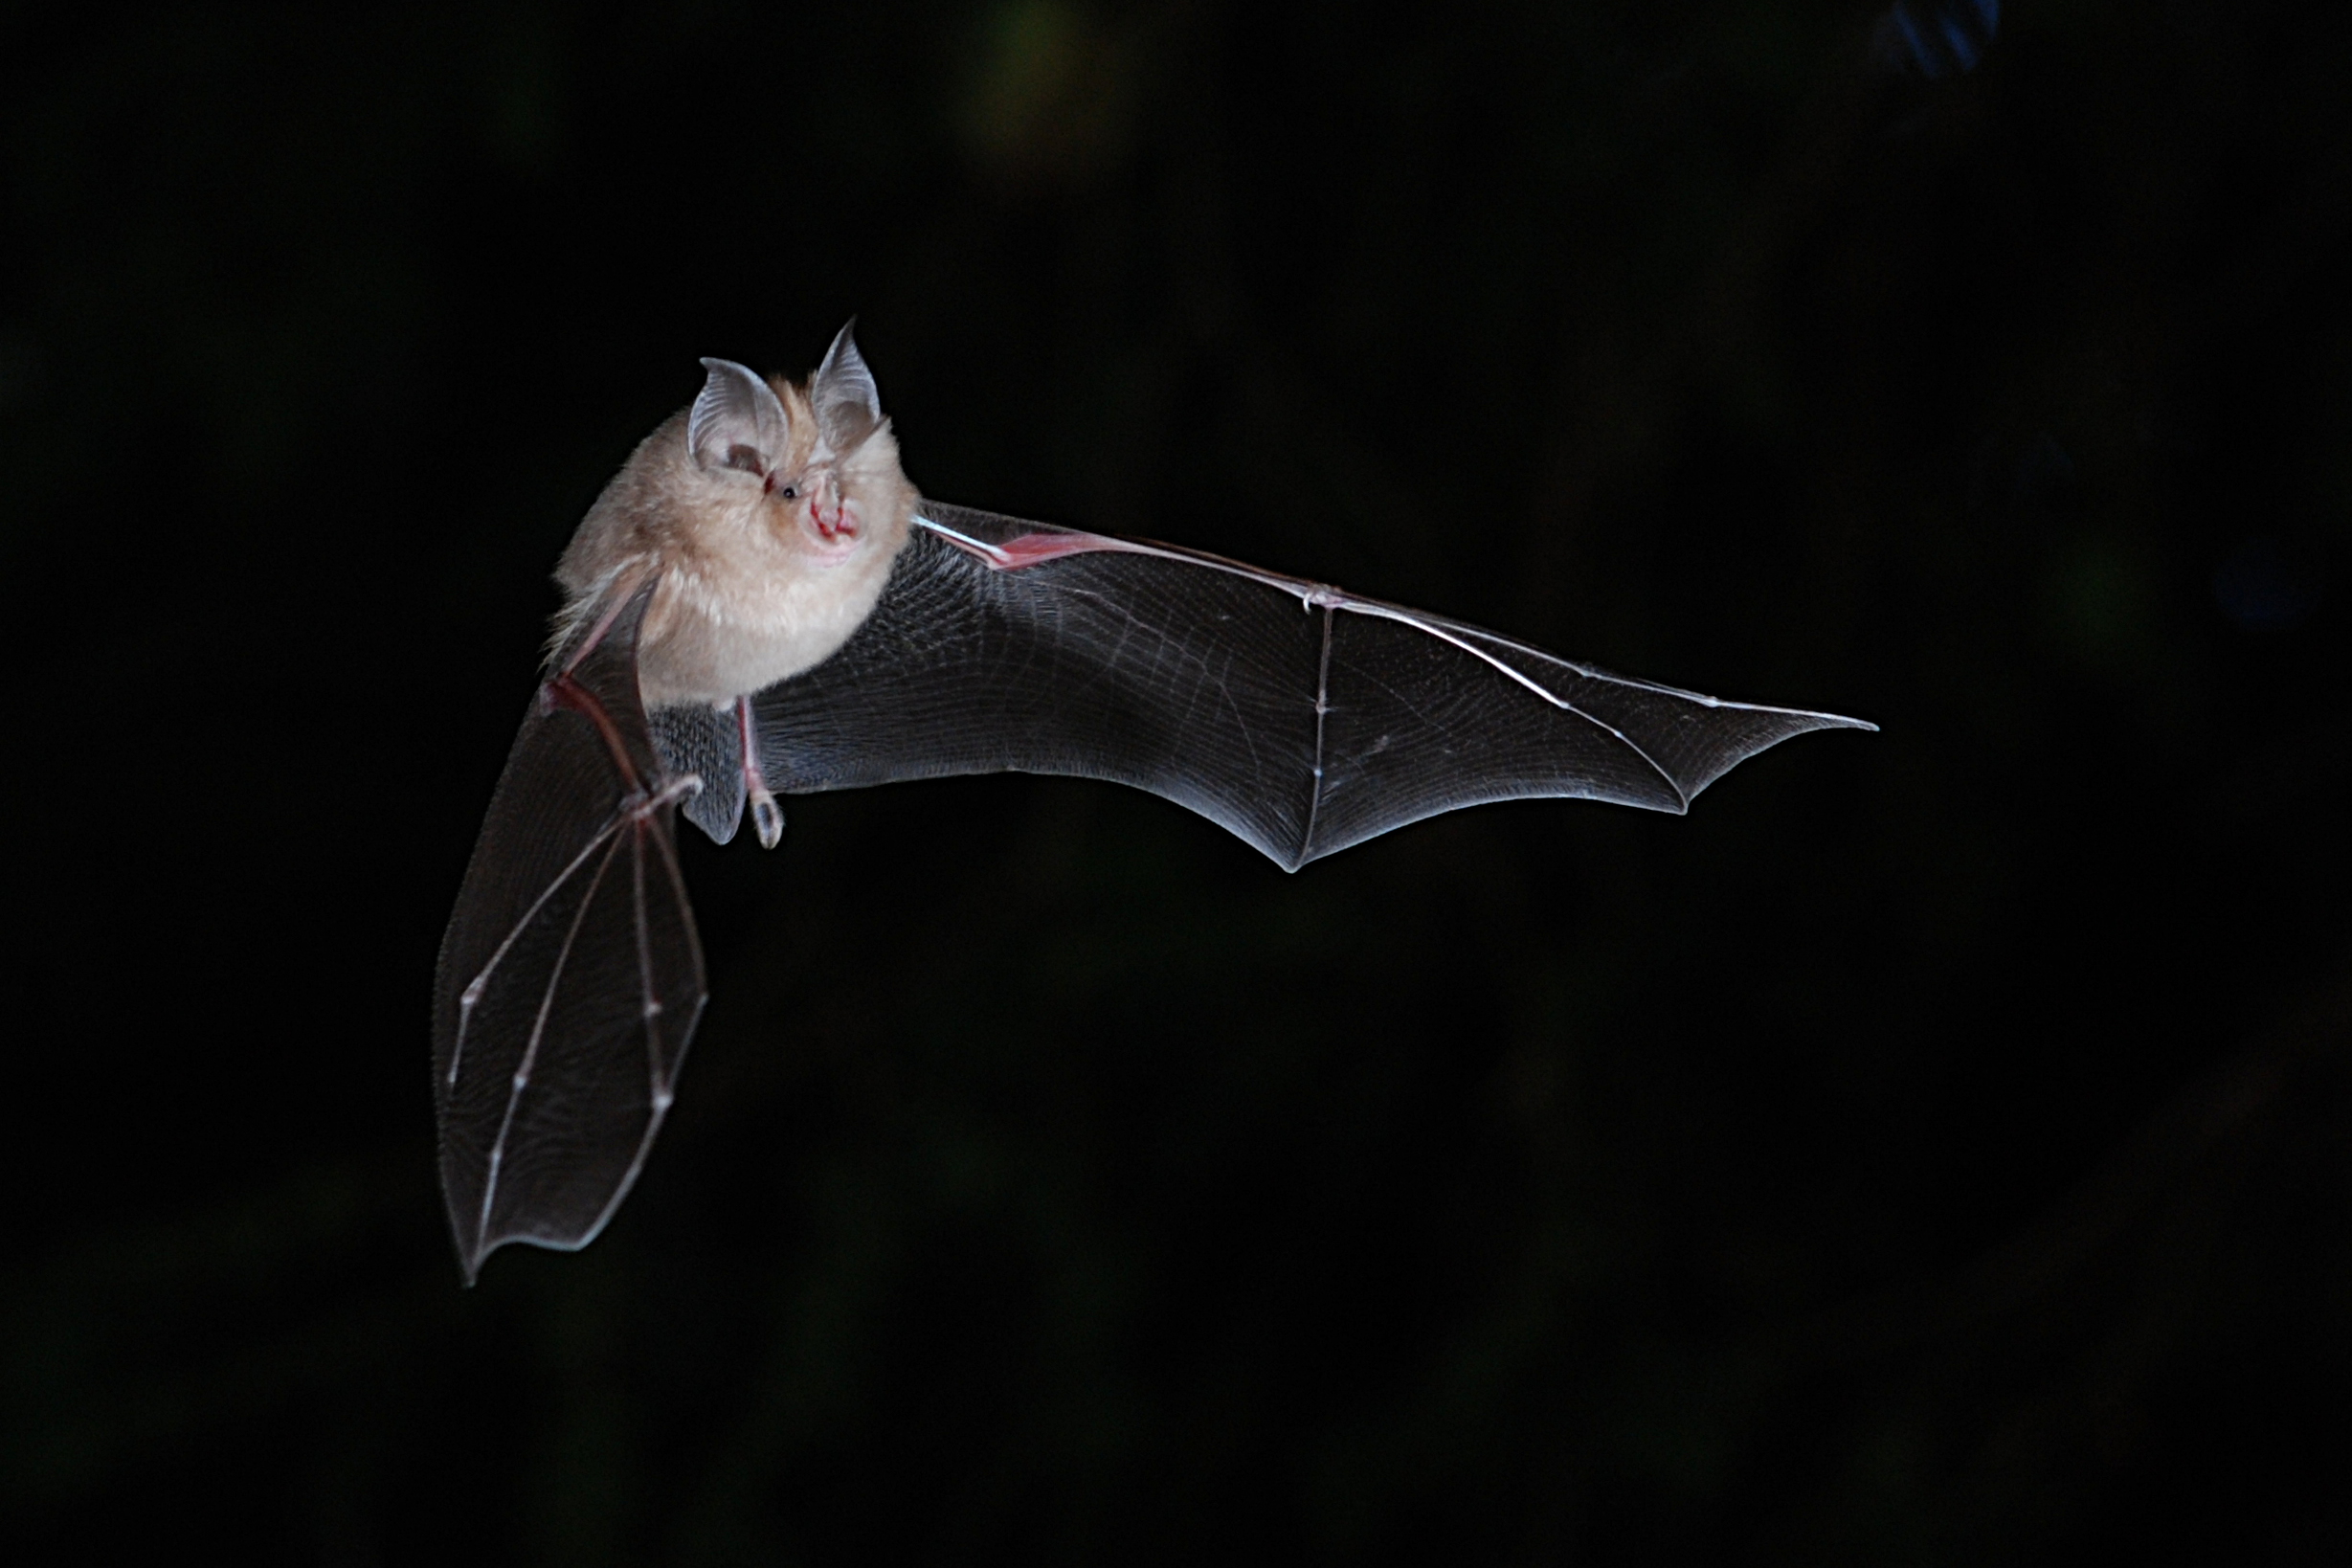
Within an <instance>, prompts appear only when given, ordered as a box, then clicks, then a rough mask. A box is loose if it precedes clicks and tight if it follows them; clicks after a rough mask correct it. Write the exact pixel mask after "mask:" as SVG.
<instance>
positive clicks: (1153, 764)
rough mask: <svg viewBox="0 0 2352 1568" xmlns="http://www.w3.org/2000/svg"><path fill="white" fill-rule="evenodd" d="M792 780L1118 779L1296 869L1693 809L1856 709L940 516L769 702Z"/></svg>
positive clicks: (762, 727)
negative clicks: (1569, 810) (1384, 846)
mask: <svg viewBox="0 0 2352 1568" xmlns="http://www.w3.org/2000/svg"><path fill="white" fill-rule="evenodd" d="M754 706H755V710H756V714H757V718H758V726H759V749H760V760H761V764H762V767H763V769H764V770H765V772H766V774H767V779H768V783H769V785H770V787H772V788H773V789H776V790H779V791H788V792H789V791H814V790H840V789H851V788H855V787H858V786H860V785H867V784H881V783H886V782H889V781H892V780H896V779H907V778H925V777H934V776H938V775H941V774H948V773H993V772H999V771H1016V772H1021V773H1070V774H1076V775H1078V776H1080V777H1085V778H1105V779H1112V780H1115V781H1117V782H1119V783H1122V784H1132V785H1135V786H1137V787H1138V788H1141V789H1146V790H1150V791H1152V792H1153V793H1154V794H1155V795H1165V796H1166V797H1167V798H1169V799H1171V800H1174V801H1176V803H1177V804H1179V805H1182V806H1188V807H1190V808H1191V809H1192V810H1194V811H1197V812H1198V813H1200V814H1201V815H1202V816H1203V817H1206V818H1209V819H1210V820H1212V821H1215V822H1218V823H1221V824H1222V825H1223V826H1225V827H1227V828H1229V829H1231V830H1232V831H1233V832H1235V833H1236V834H1239V835H1240V836H1241V837H1242V838H1243V839H1245V840H1248V841H1249V842H1250V843H1252V844H1255V845H1256V846H1257V847H1258V848H1259V849H1261V850H1263V851H1265V852H1266V855H1268V856H1269V857H1271V858H1272V859H1273V860H1274V861H1275V862H1276V863H1278V864H1280V865H1282V866H1284V867H1286V868H1290V869H1295V868H1297V867H1298V866H1301V865H1304V864H1306V863H1307V862H1309V861H1311V860H1314V859H1316V858H1318V857H1320V856H1324V855H1328V854H1331V853H1332V852H1333V851H1334V850H1338V849H1344V848H1346V847H1347V846H1348V845H1350V844H1354V843H1359V842H1361V841H1362V840H1366V839H1369V838H1372V837H1374V836H1375V835H1377V834H1381V833H1386V832H1387V831H1388V830H1389V829H1391V828H1396V827H1401V826H1403V825H1404V824H1405V823H1407V822H1413V821H1418V820H1420V819H1421V818H1424V817H1432V816H1435V815H1436V814H1438V813H1439V812H1444V811H1451V810H1453V809H1455V808H1456V807H1459V806H1470V805H1477V804H1479V803H1481V802H1484V801H1489V800H1506V799H1513V798H1518V797H1523V796H1529V795H1574V796H1582V797H1585V798H1589V799H1596V800H1613V801H1617V802H1619V803H1621V804H1624V805H1629V806H1645V807H1648V808H1650V809H1652V810H1656V811H1670V812H1680V811H1683V810H1685V809H1686V808H1687V807H1688V806H1689V805H1690V803H1691V799H1692V798H1693V797H1694V796H1696V795H1697V794H1698V793H1699V792H1700V791H1701V790H1703V789H1705V788H1706V787H1707V786H1708V785H1709V784H1711V783H1713V782H1714V780H1715V779H1717V778H1719V777H1721V776H1722V775H1723V774H1724V773H1726V772H1728V771H1730V770H1731V769H1732V768H1733V767H1735V766H1736V765H1737V764H1738V763H1740V762H1742V761H1744V760H1746V759H1747V758H1749V757H1752V756H1754V755H1755V754H1756V753H1757V752H1758V751H1761V750H1764V749H1765V748H1767V747H1769V746H1773V745H1775V744H1777V743H1779V742H1781V741H1783V740H1786V739H1788V738H1789V737H1790V736H1791V735H1801V734H1803V733H1804V732H1805V731H1806V730H1809V729H1835V728H1850V729H1869V728H1873V727H1872V726H1870V725H1868V724H1864V723H1862V722H1861V721H1860V720H1857V719H1846V718H1840V717H1838V716H1837V715H1835V714H1830V713H1809V712H1804V711H1802V710H1798V709H1793V708H1781V707H1760V706H1753V705H1750V704H1745V703H1727V702H1719V701H1717V700H1716V699H1714V698H1713V697H1701V696H1698V695H1696V694H1694V693H1692V692H1688V691H1677V690H1675V689H1673V688H1672V687H1670V686H1661V685H1655V684H1652V683H1648V682H1646V681H1631V680H1626V679H1624V678H1623V677H1620V676H1614V675H1609V674H1605V673H1603V672H1602V671H1600V670H1596V669H1593V668H1591V667H1589V666H1587V665H1583V664H1576V663H1571V662H1570V661H1566V660H1563V659H1559V658H1556V657H1555V656H1553V655H1551V654H1548V653H1545V652H1543V651H1542V650H1541V649H1539V648H1531V647H1529V646H1528V645H1527V644H1525V643H1522V642H1514V641H1512V639H1511V638H1504V637H1498V636H1496V635H1495V634H1494V633H1492V632H1487V631H1481V630H1479V629H1478V628H1477V627H1474V626H1466V625H1464V624H1462V623H1461V622H1459V621H1452V620H1446V619H1444V618H1442V617H1440V616H1428V615H1423V614H1422V613H1421V612H1419V611H1414V610H1406V609H1402V608H1400V607H1399V606H1396V605H1392V604H1383V603H1380V602H1378V601H1377V600H1372V599H1363V598H1357V597H1355V595H1353V594H1345V593H1341V592H1340V591H1338V590H1336V589H1333V588H1328V587H1324V586H1321V585H1318V584H1315V583H1310V582H1305V581H1301V580H1298V579H1295V578H1290V577H1284V576H1280V575H1277V574H1275V573H1273V572H1268V571H1259V570H1257V569H1255V568H1253V567H1245V566H1242V565H1240V564H1239V563H1236V562H1232V561H1226V560H1222V559H1220V558H1218V557H1216V556H1210V555H1202V554H1198V553H1196V552H1194V551H1190V550H1183V549H1174V548H1172V547H1168V546H1163V545H1154V544H1148V543H1144V542H1142V541H1137V540H1128V539H1116V538H1111V537H1109V536H1107V535H1102V534H1088V533H1079V532H1076V531H1073V530H1070V529H1066V528H1056V527H1051V526H1046V525H1043V524H1037V523H1024V522H1020V521H1019V520H1017V519H1014V518H1009V517H998V516H995V515H993V514H991V513H987V512H974V511H969V510H966V509H965V508H963V507H959V506H946V505H939V504H926V506H925V509H924V514H923V516H922V517H921V519H920V520H919V521H918V526H917V527H916V530H915V535H914V538H913V539H912V541H911V542H910V543H909V544H908V545H907V549H906V550H905V551H904V552H903V553H902V554H901V556H900V558H899V560H898V563H897V565H896V566H895V568H894V569H893V571H892V574H891V578H890V582H889V586H888V587H887V589H886V590H885V592H884V594H883V598H882V602H881V604H880V606H879V607H878V608H877V609H876V610H875V612H874V614H873V616H871V617H870V618H869V619H868V620H867V621H866V622H865V624H864V625H863V626H862V627H860V628H859V630H858V632H857V634H856V635H855V636H853V637H852V638H850V639H849V641H848V642H847V643H846V644H844V645H843V646H842V648H841V649H840V652H839V653H837V654H835V655H834V656H833V657H832V658H831V659H829V660H827V661H825V662H824V663H822V664H819V665H818V666H817V667H816V668H815V669H812V670H810V671H808V672H806V673H805V674H802V675H797V676H795V677H793V678H792V679H791V680H789V681H785V682H783V683H779V684H777V685H775V686H772V687H770V688H769V689H768V690H767V691H765V692H762V693H761V694H760V695H759V697H758V698H757V700H756V702H755V705H754Z"/></svg>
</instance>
